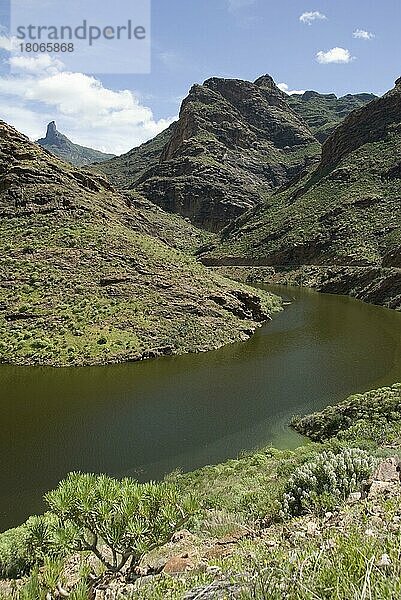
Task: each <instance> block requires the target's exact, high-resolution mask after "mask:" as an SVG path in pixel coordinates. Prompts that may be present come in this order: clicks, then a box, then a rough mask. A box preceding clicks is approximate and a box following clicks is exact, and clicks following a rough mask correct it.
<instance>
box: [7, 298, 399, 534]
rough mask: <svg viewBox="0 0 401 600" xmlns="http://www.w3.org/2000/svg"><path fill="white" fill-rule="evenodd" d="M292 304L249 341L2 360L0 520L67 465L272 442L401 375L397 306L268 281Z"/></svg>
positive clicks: (183, 463)
mask: <svg viewBox="0 0 401 600" xmlns="http://www.w3.org/2000/svg"><path fill="white" fill-rule="evenodd" d="M268 289H271V290H272V291H276V292H277V293H281V295H284V296H285V297H287V298H288V297H289V298H291V300H293V303H292V305H291V306H288V307H286V310H285V312H283V313H281V314H280V315H278V316H276V317H275V318H274V320H273V322H272V323H270V324H268V325H266V326H265V327H263V328H262V329H260V330H259V331H258V332H257V334H256V335H255V336H254V337H253V338H252V339H250V340H249V341H248V342H246V343H239V344H234V345H231V346H228V347H225V348H223V349H221V350H218V351H215V352H210V353H207V354H200V355H187V356H181V357H171V358H170V357H169V358H162V359H159V360H156V361H150V362H145V363H136V364H127V365H118V366H109V367H94V368H83V369H70V368H69V369H47V368H46V369H45V368H22V367H10V366H1V367H0V394H1V408H2V411H1V424H0V457H1V466H0V482H1V484H0V485H1V487H0V530H1V529H5V528H7V527H10V526H12V525H15V524H18V523H20V522H21V521H22V520H23V519H24V518H25V517H26V516H27V515H29V514H33V513H34V512H35V511H41V510H42V509H43V505H42V502H41V498H42V494H43V492H44V491H47V490H48V489H51V488H52V487H54V486H55V485H56V484H57V482H58V481H59V480H60V479H61V478H63V477H64V476H65V474H66V473H67V472H68V471H71V470H78V469H80V470H83V471H95V472H107V473H109V474H113V475H116V476H123V475H127V474H129V475H133V476H137V477H139V478H141V479H143V478H147V477H159V476H161V475H162V474H164V473H166V472H169V471H171V470H173V469H175V468H177V467H180V468H183V469H193V468H195V467H199V466H202V465H205V464H207V463H214V462H218V461H221V460H224V459H226V458H228V457H235V456H236V455H237V454H238V453H239V452H240V451H241V450H243V449H252V448H255V447H257V446H262V445H267V444H272V445H275V446H277V447H294V446H295V445H297V444H298V443H299V441H300V439H301V438H299V437H298V436H297V435H296V434H295V433H293V432H292V431H290V430H289V429H288V428H287V423H288V420H289V419H290V418H291V416H292V415H293V414H294V413H306V412H308V411H312V410H315V409H318V408H322V407H324V406H326V405H327V404H330V403H333V402H336V401H338V400H341V399H343V398H344V397H346V396H347V395H349V394H350V393H352V392H361V391H365V390H368V389H371V388H374V387H377V386H380V385H385V384H391V383H394V382H395V381H401V351H400V345H401V314H398V313H395V312H393V311H390V310H387V309H384V308H380V307H375V306H369V305H367V304H363V303H361V302H358V301H355V300H352V299H350V298H346V297H340V296H330V295H323V294H317V293H315V292H312V291H309V290H305V289H298V288H282V287H272V286H269V288H268Z"/></svg>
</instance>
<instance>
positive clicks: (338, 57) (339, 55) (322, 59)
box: [316, 48, 355, 65]
mask: <svg viewBox="0 0 401 600" xmlns="http://www.w3.org/2000/svg"><path fill="white" fill-rule="evenodd" d="M354 58H355V57H354V56H352V55H351V52H350V51H349V50H347V49H346V48H332V49H331V50H327V52H323V50H321V51H320V52H318V53H317V54H316V60H317V62H318V63H320V64H321V65H327V64H329V63H337V64H346V63H350V62H351V61H352V60H354Z"/></svg>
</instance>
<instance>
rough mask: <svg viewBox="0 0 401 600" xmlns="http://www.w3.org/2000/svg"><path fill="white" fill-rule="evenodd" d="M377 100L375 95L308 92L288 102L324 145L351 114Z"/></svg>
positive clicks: (291, 97)
mask: <svg viewBox="0 0 401 600" xmlns="http://www.w3.org/2000/svg"><path fill="white" fill-rule="evenodd" d="M375 98H377V96H375V95H374V94H347V95H346V96H342V97H340V98H338V97H337V96H336V95H335V94H319V93H318V92H313V91H307V92H304V93H303V94H292V95H291V96H289V97H288V99H287V102H288V104H289V105H290V106H291V108H292V109H293V111H294V112H296V113H297V114H298V115H300V116H301V117H302V118H303V119H304V120H305V121H306V123H307V124H308V125H309V127H310V129H311V131H312V132H313V134H314V135H315V137H316V138H317V139H318V140H319V142H321V143H323V142H324V141H325V140H326V139H327V138H328V137H329V135H330V134H331V133H332V132H333V131H334V129H335V128H336V127H337V125H339V124H340V123H341V122H342V121H343V120H344V119H345V117H347V116H348V115H349V113H350V112H352V111H353V110H356V109H357V108H360V107H361V106H364V105H365V104H367V103H368V102H371V101H372V100H374V99H375Z"/></svg>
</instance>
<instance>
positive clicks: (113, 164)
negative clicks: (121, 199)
mask: <svg viewBox="0 0 401 600" xmlns="http://www.w3.org/2000/svg"><path fill="white" fill-rule="evenodd" d="M173 129H174V124H173V125H170V127H167V129H165V130H164V131H162V132H161V133H159V134H158V135H157V136H156V137H155V138H153V139H152V140H149V141H148V142H145V144H141V145H140V146H138V147H137V148H133V149H132V150H130V151H129V152H127V153H126V154H122V155H121V156H115V157H114V158H112V159H111V160H107V161H105V162H101V163H95V164H93V165H90V166H89V167H88V168H89V169H90V170H91V171H95V172H98V173H102V174H103V175H106V176H107V178H108V179H109V181H111V183H112V184H113V185H114V186H115V187H117V188H119V189H128V188H130V187H131V186H132V185H133V184H134V182H135V181H136V180H137V179H138V178H139V177H141V176H142V175H143V174H144V173H145V172H146V171H148V170H149V169H151V168H153V167H155V166H157V165H158V163H159V161H160V157H161V155H162V152H163V148H164V146H165V145H166V144H167V143H168V142H169V140H170V137H171V135H172V131H173Z"/></svg>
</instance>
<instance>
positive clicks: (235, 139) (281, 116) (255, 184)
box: [94, 75, 320, 231]
mask: <svg viewBox="0 0 401 600" xmlns="http://www.w3.org/2000/svg"><path fill="white" fill-rule="evenodd" d="M162 145H163V146H162ZM319 153H320V145H319V143H318V142H317V140H316V138H315V137H314V136H313V134H312V133H311V132H310V130H309V129H308V127H307V125H306V124H305V123H304V121H303V120H302V119H301V118H299V117H298V116H297V115H296V114H295V112H293V111H292V109H291V108H290V107H289V105H288V103H287V96H286V95H285V94H284V93H283V92H281V91H280V90H279V89H278V88H277V86H276V85H275V83H274V81H273V80H272V78H271V77H269V76H267V75H266V76H264V77H261V78H259V79H258V80H256V81H255V82H254V83H251V82H249V81H241V80H237V79H219V78H212V79H208V80H207V81H205V82H204V84H203V85H194V86H193V87H192V89H191V91H190V93H189V96H188V97H187V98H186V99H185V100H184V102H183V104H182V107H181V111H180V117H179V120H178V122H177V123H175V124H173V125H172V126H171V127H170V128H169V130H167V131H166V132H164V133H163V134H160V136H158V137H157V138H156V139H155V140H153V141H152V142H149V143H148V144H147V145H143V146H141V147H140V148H139V149H134V150H133V151H131V153H129V154H128V155H124V156H123V157H120V158H117V159H114V160H113V161H110V162H108V163H105V164H103V165H98V166H95V167H94V168H95V169H97V170H99V171H101V172H103V173H105V174H107V175H108V176H109V177H110V178H111V181H113V182H114V183H116V184H118V185H120V186H121V185H123V186H126V187H127V186H128V187H131V188H134V189H136V190H138V191H139V192H140V193H142V194H143V195H145V196H146V197H147V198H148V199H150V200H151V201H152V202H154V203H156V204H158V205H159V206H161V207H162V208H163V209H165V210H167V211H168V212H173V213H178V214H180V215H182V216H184V217H188V218H190V219H191V221H192V222H193V223H194V224H195V225H198V226H201V227H203V228H206V229H209V230H212V231H217V230H219V229H221V228H222V227H223V226H224V225H227V223H229V222H230V220H231V219H233V218H235V217H237V216H238V215H240V214H242V213H243V212H244V211H245V210H246V209H248V208H250V207H252V206H254V205H255V204H257V203H258V202H259V201H260V199H261V198H263V197H267V196H268V195H269V194H270V193H271V191H272V190H274V189H277V188H279V187H280V186H283V185H286V184H288V182H289V181H290V180H292V179H293V178H294V177H299V176H300V174H301V173H303V172H304V171H305V169H307V168H308V166H309V165H310V164H311V162H313V161H314V159H315V158H316V156H318V155H319ZM146 161H149V167H148V168H147V169H146V170H144V166H145V163H146Z"/></svg>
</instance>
